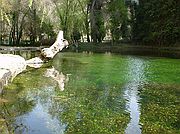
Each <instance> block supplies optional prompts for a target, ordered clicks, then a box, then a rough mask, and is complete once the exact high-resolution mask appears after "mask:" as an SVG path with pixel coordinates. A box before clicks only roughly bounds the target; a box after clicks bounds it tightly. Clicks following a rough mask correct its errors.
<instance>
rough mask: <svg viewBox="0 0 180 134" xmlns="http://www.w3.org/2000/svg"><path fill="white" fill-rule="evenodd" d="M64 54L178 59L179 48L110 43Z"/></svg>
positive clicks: (77, 47)
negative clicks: (105, 54) (113, 54)
mask: <svg viewBox="0 0 180 134" xmlns="http://www.w3.org/2000/svg"><path fill="white" fill-rule="evenodd" d="M45 47H47V46H40V47H12V46H0V52H6V51H40V50H41V49H43V48H45ZM63 51H64V52H67V51H68V52H72V51H73V52H94V53H105V52H111V53H118V54H122V55H140V56H158V57H170V58H180V47H179V46H176V47H171V46H170V47H159V46H158V47H157V46H145V45H133V44H127V43H119V44H115V45H112V44H110V43H101V44H93V43H78V44H76V45H70V47H69V48H68V49H64V50H63Z"/></svg>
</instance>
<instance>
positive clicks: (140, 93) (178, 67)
mask: <svg viewBox="0 0 180 134" xmlns="http://www.w3.org/2000/svg"><path fill="white" fill-rule="evenodd" d="M16 53H17V52H16ZM17 54H20V55H22V56H23V57H25V58H27V59H29V58H31V57H34V56H36V55H38V54H37V53H31V52H28V51H25V52H18V53H17ZM179 124H180V60H179V59H171V58H163V57H148V56H130V55H118V54H112V53H104V54H95V53H87V52H86V53H71V52H64V53H59V54H58V55H57V56H56V57H55V58H54V59H53V60H51V61H49V63H46V64H44V65H43V66H42V67H41V68H39V69H34V68H28V69H27V70H26V71H25V72H23V73H22V74H20V75H18V76H17V77H16V78H15V79H14V81H13V82H12V83H11V84H10V85H9V86H7V87H6V88H5V89H4V90H3V93H2V94H1V95H0V133H4V134H8V133H9V134H12V133H15V134H66V133H67V134H69V133H72V134H75V133H83V134H116V133H117V134H119V133H125V134H146V133H151V134H152V133H155V134H162V133H167V134H176V133H180V125H179Z"/></svg>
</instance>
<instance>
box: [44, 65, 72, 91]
mask: <svg viewBox="0 0 180 134" xmlns="http://www.w3.org/2000/svg"><path fill="white" fill-rule="evenodd" d="M69 75H70V74H67V75H64V74H63V73H62V72H61V73H59V72H58V71H57V70H56V69H55V68H54V67H52V68H50V69H47V71H46V72H45V75H44V76H45V77H51V78H52V79H53V80H55V81H57V83H58V86H59V89H60V90H61V91H64V87H65V83H67V82H68V81H69Z"/></svg>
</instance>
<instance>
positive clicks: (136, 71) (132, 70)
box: [124, 58, 145, 134]
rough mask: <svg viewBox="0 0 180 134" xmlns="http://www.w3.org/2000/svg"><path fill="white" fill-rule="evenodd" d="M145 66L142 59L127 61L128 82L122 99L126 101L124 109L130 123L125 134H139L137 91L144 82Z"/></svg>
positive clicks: (138, 98)
mask: <svg viewBox="0 0 180 134" xmlns="http://www.w3.org/2000/svg"><path fill="white" fill-rule="evenodd" d="M144 69H145V64H144V61H143V60H142V59H138V58H130V59H129V71H128V72H129V73H128V77H129V82H128V83H127V85H125V87H124V97H125V99H126V100H127V104H126V109H127V111H128V112H129V113H130V118H131V119H130V122H129V124H128V126H127V128H126V131H125V133H126V134H141V126H140V122H139V120H140V104H139V100H140V97H139V95H138V93H139V92H138V89H139V87H141V86H142V85H143V83H144V82H145V75H144V73H145V72H144Z"/></svg>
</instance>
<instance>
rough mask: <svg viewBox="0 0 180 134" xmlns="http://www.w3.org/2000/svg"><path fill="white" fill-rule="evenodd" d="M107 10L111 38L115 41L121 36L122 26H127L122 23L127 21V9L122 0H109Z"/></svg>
mask: <svg viewBox="0 0 180 134" xmlns="http://www.w3.org/2000/svg"><path fill="white" fill-rule="evenodd" d="M108 10H109V12H110V29H111V34H112V39H113V40H114V41H117V40H119V39H120V38H121V37H122V28H126V26H127V25H124V24H126V22H127V9H126V7H125V4H124V1H123V0H111V2H110V3H109V6H108ZM122 24H123V26H122Z"/></svg>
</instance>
